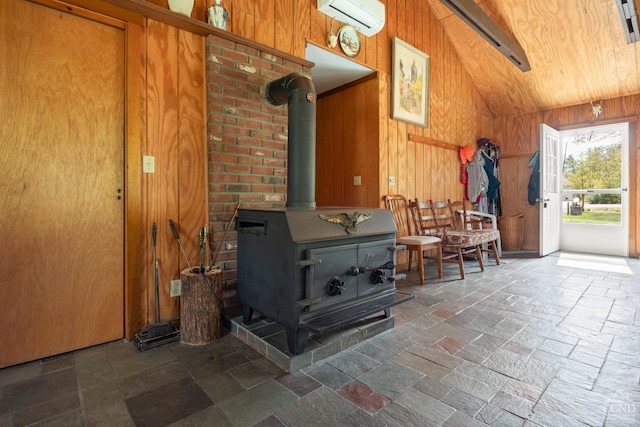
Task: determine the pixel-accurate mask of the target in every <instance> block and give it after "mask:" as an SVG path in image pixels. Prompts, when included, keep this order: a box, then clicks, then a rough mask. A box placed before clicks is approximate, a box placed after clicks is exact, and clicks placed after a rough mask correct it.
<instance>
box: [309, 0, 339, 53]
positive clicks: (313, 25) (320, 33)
mask: <svg viewBox="0 0 640 427" xmlns="http://www.w3.org/2000/svg"><path fill="white" fill-rule="evenodd" d="M313 4H314V5H312V6H310V16H309V30H308V32H307V33H306V34H305V35H306V39H307V40H309V41H312V42H314V43H316V44H317V45H319V46H322V47H326V48H327V49H329V50H332V51H333V52H334V53H337V52H338V50H339V49H340V47H339V46H336V47H335V48H334V49H331V48H329V47H328V46H327V35H328V34H329V25H330V24H329V23H330V21H331V18H329V17H328V16H327V15H325V14H323V13H321V12H318V9H317V8H316V7H315V4H316V2H313ZM337 27H338V25H337V24H336V22H335V20H334V21H333V34H338V28H337ZM305 48H306V45H305Z"/></svg>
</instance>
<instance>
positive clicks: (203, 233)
mask: <svg viewBox="0 0 640 427" xmlns="http://www.w3.org/2000/svg"><path fill="white" fill-rule="evenodd" d="M206 236H207V229H206V228H202V229H201V230H200V269H199V270H198V273H200V274H204V252H205V251H204V248H205V246H206Z"/></svg>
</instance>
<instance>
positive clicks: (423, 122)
mask: <svg viewBox="0 0 640 427" xmlns="http://www.w3.org/2000/svg"><path fill="white" fill-rule="evenodd" d="M429 65H430V57H429V55H427V54H425V53H424V52H421V51H419V50H418V49H416V48H415V47H413V46H411V45H410V44H408V43H407V42H405V41H403V40H401V39H399V38H398V37H394V38H393V58H392V67H393V68H392V78H391V81H392V87H391V118H392V119H394V120H402V121H404V122H408V123H412V124H416V125H419V126H423V127H429Z"/></svg>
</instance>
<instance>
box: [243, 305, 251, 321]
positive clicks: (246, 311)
mask: <svg viewBox="0 0 640 427" xmlns="http://www.w3.org/2000/svg"><path fill="white" fill-rule="evenodd" d="M251 316H253V308H251V307H249V306H248V305H244V306H242V323H244V324H245V325H247V324H249V322H250V321H251Z"/></svg>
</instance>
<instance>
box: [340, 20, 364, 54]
mask: <svg viewBox="0 0 640 427" xmlns="http://www.w3.org/2000/svg"><path fill="white" fill-rule="evenodd" d="M338 42H339V43H340V48H341V49H342V51H343V52H344V54H345V55H347V56H348V57H350V58H355V57H356V56H358V54H359V53H360V36H358V32H357V31H356V29H355V28H353V27H352V26H351V25H343V26H342V27H341V28H340V30H339V31H338Z"/></svg>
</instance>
